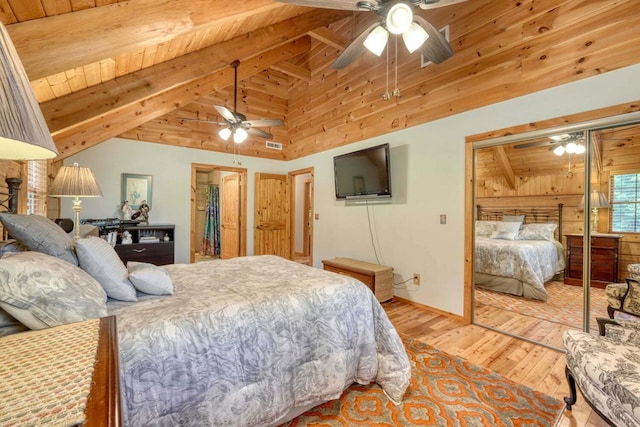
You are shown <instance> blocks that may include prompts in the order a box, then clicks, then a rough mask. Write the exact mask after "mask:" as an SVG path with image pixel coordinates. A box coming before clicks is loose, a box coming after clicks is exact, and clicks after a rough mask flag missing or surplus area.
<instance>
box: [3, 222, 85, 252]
mask: <svg viewBox="0 0 640 427" xmlns="http://www.w3.org/2000/svg"><path fill="white" fill-rule="evenodd" d="M0 221H2V224H3V225H4V226H5V228H6V229H7V231H8V232H9V234H10V235H11V237H13V238H14V239H17V240H19V241H20V242H21V243H22V244H23V245H25V246H26V247H27V248H29V250H31V251H36V252H42V253H43V254H47V255H51V256H54V257H56V258H60V259H63V260H65V261H67V262H69V263H71V264H73V265H78V259H77V258H76V254H75V251H74V246H75V242H74V241H73V237H71V236H69V235H67V234H66V233H65V232H64V230H62V228H60V227H58V224H56V223H55V222H53V221H51V220H50V219H49V218H47V217H44V216H41V215H18V214H12V213H6V212H3V213H0Z"/></svg>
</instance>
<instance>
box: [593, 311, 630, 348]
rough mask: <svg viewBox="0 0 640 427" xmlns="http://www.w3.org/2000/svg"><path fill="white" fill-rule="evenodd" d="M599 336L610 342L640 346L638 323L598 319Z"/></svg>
mask: <svg viewBox="0 0 640 427" xmlns="http://www.w3.org/2000/svg"><path fill="white" fill-rule="evenodd" d="M596 321H597V322H598V329H599V331H600V335H602V336H605V337H607V338H610V339H612V340H615V341H618V342H623V343H629V344H634V345H637V346H640V322H634V321H631V320H619V319H616V320H613V319H606V318H602V317H598V318H597V319H596Z"/></svg>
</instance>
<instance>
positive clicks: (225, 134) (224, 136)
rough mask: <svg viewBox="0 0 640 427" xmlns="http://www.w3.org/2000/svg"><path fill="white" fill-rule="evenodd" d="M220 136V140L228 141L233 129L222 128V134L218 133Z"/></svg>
mask: <svg viewBox="0 0 640 427" xmlns="http://www.w3.org/2000/svg"><path fill="white" fill-rule="evenodd" d="M218 135H219V136H220V138H222V139H224V140H225V141H226V140H227V139H229V137H230V136H231V129H229V128H222V129H220V132H218Z"/></svg>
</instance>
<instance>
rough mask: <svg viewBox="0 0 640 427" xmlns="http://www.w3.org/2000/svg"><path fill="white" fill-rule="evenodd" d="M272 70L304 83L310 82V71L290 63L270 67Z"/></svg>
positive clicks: (284, 62) (285, 62) (280, 63)
mask: <svg viewBox="0 0 640 427" xmlns="http://www.w3.org/2000/svg"><path fill="white" fill-rule="evenodd" d="M271 68H272V69H274V70H277V71H280V72H281V73H284V74H286V75H288V76H291V77H294V78H296V79H298V80H302V81H305V82H310V81H311V70H310V69H308V68H304V67H300V66H299V65H295V64H292V63H291V62H290V61H282V62H278V63H277V64H274V65H272V66H271Z"/></svg>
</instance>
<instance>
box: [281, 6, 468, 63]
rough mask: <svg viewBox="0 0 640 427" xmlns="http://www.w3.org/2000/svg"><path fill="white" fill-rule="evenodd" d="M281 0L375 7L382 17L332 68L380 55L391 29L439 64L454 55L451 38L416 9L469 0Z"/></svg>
mask: <svg viewBox="0 0 640 427" xmlns="http://www.w3.org/2000/svg"><path fill="white" fill-rule="evenodd" d="M277 1H279V2H281V3H289V4H296V5H301V6H310V7H318V8H325V9H342V10H354V11H374V12H376V13H377V14H378V16H379V17H380V21H379V22H376V23H374V24H372V25H370V26H369V27H368V28H366V29H365V30H364V31H363V32H362V33H360V35H358V36H357V37H356V38H355V39H354V40H353V42H351V44H350V45H349V46H347V47H346V48H345V50H344V51H342V53H341V54H340V56H338V59H336V60H335V62H334V63H333V64H332V68H336V69H341V68H345V67H346V66H348V65H349V64H351V63H352V62H353V61H355V60H356V58H358V57H359V56H360V55H362V54H363V53H364V52H365V50H369V51H370V52H372V53H373V54H375V55H377V56H380V55H381V54H382V52H383V51H384V48H385V47H386V45H387V40H388V39H389V33H391V34H395V35H400V34H402V39H403V40H404V44H405V46H406V47H407V50H409V53H413V52H415V51H416V50H418V51H419V52H420V53H422V54H423V55H424V57H425V58H426V59H427V60H429V61H431V62H434V63H436V64H439V63H441V62H442V61H444V60H446V59H448V58H450V57H451V56H452V55H453V49H452V48H451V45H450V44H449V42H448V41H447V39H446V38H445V37H444V36H443V35H442V34H441V33H440V32H439V31H438V30H437V29H436V28H435V27H434V26H433V25H431V24H430V23H429V22H428V21H427V20H426V19H424V18H423V17H421V16H419V15H415V14H414V13H413V8H412V6H413V7H415V6H418V7H420V8H421V9H433V8H436V7H442V6H448V5H451V4H455V3H461V2H463V1H466V0H367V1H355V0H329V1H323V0H277Z"/></svg>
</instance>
